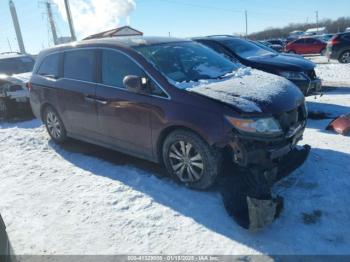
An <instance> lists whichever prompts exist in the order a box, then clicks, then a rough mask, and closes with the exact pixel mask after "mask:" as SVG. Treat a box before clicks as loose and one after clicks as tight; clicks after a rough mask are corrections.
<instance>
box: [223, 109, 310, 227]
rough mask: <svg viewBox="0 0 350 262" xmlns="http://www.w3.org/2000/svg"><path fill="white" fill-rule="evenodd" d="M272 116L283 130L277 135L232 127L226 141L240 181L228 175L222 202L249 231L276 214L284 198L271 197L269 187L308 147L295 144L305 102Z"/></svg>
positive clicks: (300, 132) (304, 156)
mask: <svg viewBox="0 0 350 262" xmlns="http://www.w3.org/2000/svg"><path fill="white" fill-rule="evenodd" d="M273 117H274V118H275V119H276V120H277V121H278V123H279V124H280V126H281V128H282V130H283V134H281V135H280V136H277V137H272V136H265V137H264V136H253V135H247V134H243V133H242V132H240V131H238V130H236V129H233V130H232V133H231V138H230V143H229V148H230V150H229V151H230V154H231V159H232V161H233V162H234V163H235V164H236V166H237V167H238V169H239V170H240V172H239V174H238V177H239V179H238V180H239V183H237V176H231V178H228V180H227V178H226V180H227V181H225V182H224V183H223V184H222V185H223V189H222V195H223V199H224V203H225V207H226V209H227V211H228V212H229V214H230V215H231V216H233V217H234V219H235V220H236V221H237V222H238V223H239V224H240V225H241V226H243V227H244V228H246V229H249V230H251V231H257V230H260V229H262V228H264V227H265V226H267V225H269V224H271V223H272V222H273V221H274V220H275V219H276V218H277V217H278V216H279V214H280V212H281V211H282V209H283V198H281V197H279V196H273V195H272V192H271V188H272V186H273V185H274V183H275V182H277V181H278V180H279V179H281V178H283V177H285V176H286V175H288V174H290V173H291V172H292V171H294V170H295V169H297V168H298V167H299V166H301V165H302V164H303V163H304V161H305V160H306V159H307V156H308V154H309V151H310V147H308V146H305V147H303V148H301V147H297V144H298V142H299V141H300V140H302V138H303V133H304V130H305V127H306V121H307V110H306V107H305V105H304V104H303V105H300V106H299V107H298V108H296V109H295V110H291V111H288V112H284V113H281V114H277V115H274V116H273ZM237 185H240V186H237ZM233 191H234V192H233ZM227 192H230V193H227Z"/></svg>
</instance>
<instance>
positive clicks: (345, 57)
mask: <svg viewBox="0 0 350 262" xmlns="http://www.w3.org/2000/svg"><path fill="white" fill-rule="evenodd" d="M339 62H340V63H342V64H348V63H350V50H348V51H345V52H343V53H342V54H341V55H340V57H339Z"/></svg>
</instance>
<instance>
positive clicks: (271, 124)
mask: <svg viewBox="0 0 350 262" xmlns="http://www.w3.org/2000/svg"><path fill="white" fill-rule="evenodd" d="M226 119H227V120H228V121H229V122H230V123H231V124H232V125H233V126H234V127H235V128H237V129H238V130H239V131H242V132H245V133H252V134H255V135H281V134H282V133H283V132H282V129H281V126H280V124H279V123H278V122H277V120H276V119H274V118H273V117H269V118H256V119H244V118H235V117H230V116H226Z"/></svg>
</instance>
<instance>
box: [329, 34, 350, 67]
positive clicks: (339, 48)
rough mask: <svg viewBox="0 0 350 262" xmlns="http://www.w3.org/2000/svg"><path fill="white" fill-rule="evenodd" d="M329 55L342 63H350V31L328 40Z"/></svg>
mask: <svg viewBox="0 0 350 262" xmlns="http://www.w3.org/2000/svg"><path fill="white" fill-rule="evenodd" d="M327 57H328V58H329V59H337V60H338V61H339V62H340V63H350V32H349V33H342V34H337V35H335V36H334V37H333V38H332V39H331V40H330V41H329V42H328V45H327ZM349 73H350V72H349Z"/></svg>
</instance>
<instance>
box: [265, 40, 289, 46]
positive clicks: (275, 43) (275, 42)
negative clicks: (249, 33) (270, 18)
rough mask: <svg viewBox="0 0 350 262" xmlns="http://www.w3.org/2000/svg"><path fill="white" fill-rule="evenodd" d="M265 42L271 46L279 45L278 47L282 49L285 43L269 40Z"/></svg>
mask: <svg viewBox="0 0 350 262" xmlns="http://www.w3.org/2000/svg"><path fill="white" fill-rule="evenodd" d="M266 42H268V43H270V44H272V45H280V46H282V47H284V46H285V44H286V43H285V42H284V41H282V40H281V39H270V40H267V41H266Z"/></svg>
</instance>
